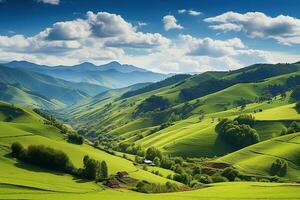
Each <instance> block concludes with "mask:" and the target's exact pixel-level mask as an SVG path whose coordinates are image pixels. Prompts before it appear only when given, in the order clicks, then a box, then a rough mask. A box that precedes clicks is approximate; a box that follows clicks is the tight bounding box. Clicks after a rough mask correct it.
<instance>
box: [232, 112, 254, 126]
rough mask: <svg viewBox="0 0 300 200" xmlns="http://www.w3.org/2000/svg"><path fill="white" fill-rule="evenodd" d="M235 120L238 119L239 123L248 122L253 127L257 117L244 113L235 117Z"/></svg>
mask: <svg viewBox="0 0 300 200" xmlns="http://www.w3.org/2000/svg"><path fill="white" fill-rule="evenodd" d="M234 121H237V122H238V123H239V124H246V125H249V126H251V127H253V126H254V124H255V118H254V116H253V115H247V114H243V115H240V116H238V117H237V118H235V119H234Z"/></svg>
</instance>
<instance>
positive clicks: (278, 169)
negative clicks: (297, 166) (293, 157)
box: [270, 159, 288, 176]
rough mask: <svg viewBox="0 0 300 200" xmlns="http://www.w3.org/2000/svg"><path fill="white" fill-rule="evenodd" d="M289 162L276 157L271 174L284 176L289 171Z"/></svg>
mask: <svg viewBox="0 0 300 200" xmlns="http://www.w3.org/2000/svg"><path fill="white" fill-rule="evenodd" d="M287 167H288V164H287V162H286V161H285V160H282V159H276V160H275V161H274V162H273V163H272V165H271V168H270V175H272V176H274V175H278V176H284V175H285V174H286V171H287Z"/></svg>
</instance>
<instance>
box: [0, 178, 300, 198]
mask: <svg viewBox="0 0 300 200" xmlns="http://www.w3.org/2000/svg"><path fill="white" fill-rule="evenodd" d="M0 188H2V189H4V190H5V191H7V192H5V193H4V194H3V193H2V192H0V198H1V199H20V198H22V199H45V200H48V199H49V200H50V199H65V200H68V199H72V200H73V199H80V200H84V199H114V200H127V199H130V200H140V199H146V200H170V199H172V200H202V199H203V200H216V199H219V200H229V199H237V198H238V199H245V200H253V199H289V200H296V199H299V198H300V194H299V185H295V184H278V183H243V182H236V183H219V184H211V185H209V187H206V188H203V189H199V190H195V191H188V192H176V193H166V194H140V193H135V192H129V191H124V190H121V191H116V190H102V191H89V192H72V193H65V192H51V191H43V190H42V191H41V190H37V189H35V188H22V187H18V186H7V185H0ZM0 191H1V190H0ZM237 194H238V197H237Z"/></svg>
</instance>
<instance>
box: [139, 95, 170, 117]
mask: <svg viewBox="0 0 300 200" xmlns="http://www.w3.org/2000/svg"><path fill="white" fill-rule="evenodd" d="M169 105H170V102H169V100H168V99H165V98H163V97H161V96H156V95H152V96H151V97H149V98H147V99H145V100H144V101H142V103H141V104H139V105H138V107H137V111H136V112H137V113H146V112H149V111H154V110H164V109H166V108H168V106H169Z"/></svg>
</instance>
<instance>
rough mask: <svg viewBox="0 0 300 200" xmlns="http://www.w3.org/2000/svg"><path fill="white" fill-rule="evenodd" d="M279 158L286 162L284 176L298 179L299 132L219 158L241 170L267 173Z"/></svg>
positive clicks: (299, 169)
mask: <svg viewBox="0 0 300 200" xmlns="http://www.w3.org/2000/svg"><path fill="white" fill-rule="evenodd" d="M277 158H281V159H284V160H286V161H287V162H288V171H287V175H286V176H285V177H286V178H289V179H290V180H298V181H299V180H300V133H295V134H290V135H286V136H282V137H277V138H274V139H271V140H267V141H265V142H261V143H258V144H255V145H252V146H249V147H246V148H244V149H241V150H239V151H236V152H233V153H231V154H228V155H226V156H224V157H221V158H219V159H218V160H217V161H220V162H226V163H230V164H232V165H234V166H235V167H237V168H238V169H240V170H241V171H244V172H247V173H251V174H258V175H269V170H270V167H271V164H272V163H273V162H274V161H275V160H276V159H277Z"/></svg>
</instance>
